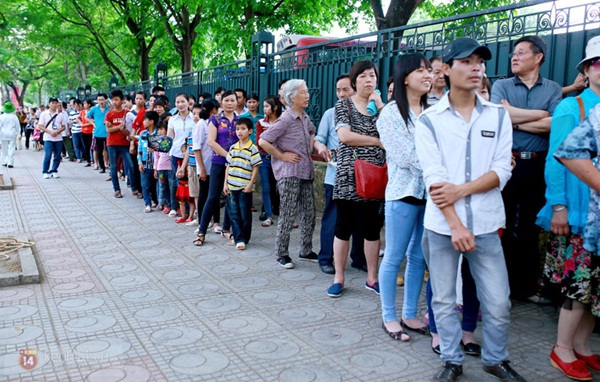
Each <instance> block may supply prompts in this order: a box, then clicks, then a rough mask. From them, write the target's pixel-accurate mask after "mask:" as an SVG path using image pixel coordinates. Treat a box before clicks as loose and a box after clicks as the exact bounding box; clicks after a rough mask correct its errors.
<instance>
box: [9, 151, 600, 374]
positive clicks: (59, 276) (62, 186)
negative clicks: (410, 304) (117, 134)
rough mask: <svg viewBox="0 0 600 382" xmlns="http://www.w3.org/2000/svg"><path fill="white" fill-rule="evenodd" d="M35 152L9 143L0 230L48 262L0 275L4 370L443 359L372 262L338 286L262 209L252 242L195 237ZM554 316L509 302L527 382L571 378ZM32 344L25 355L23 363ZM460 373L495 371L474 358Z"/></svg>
mask: <svg viewBox="0 0 600 382" xmlns="http://www.w3.org/2000/svg"><path fill="white" fill-rule="evenodd" d="M42 158H43V152H33V151H18V152H17V156H16V160H15V168H13V169H7V168H4V167H1V168H0V171H1V172H2V173H4V174H5V176H10V177H12V178H13V181H14V183H15V189H14V190H13V191H0V211H2V213H1V214H0V236H5V235H8V234H25V235H27V236H28V237H29V238H30V239H31V240H33V241H35V242H36V245H35V248H34V252H35V253H36V256H37V257H38V260H39V264H40V266H41V269H40V271H41V275H42V277H41V278H42V282H41V284H36V285H27V286H20V287H7V288H0V381H17V380H23V381H61V382H63V381H83V380H86V381H101V382H110V381H302V382H303V381H327V382H329V381H426V380H429V379H430V378H431V376H432V375H433V374H434V373H435V372H436V370H437V369H438V368H439V366H440V365H441V362H440V360H439V358H438V357H437V356H436V355H435V354H434V353H433V352H432V351H431V347H430V338H429V337H425V336H421V335H419V334H411V341H410V342H408V343H400V342H396V341H392V340H391V339H390V338H389V337H388V336H387V335H386V334H385V333H384V332H383V331H382V329H381V315H380V304H379V298H378V297H377V296H376V295H375V294H373V293H372V292H370V291H368V290H366V289H365V288H364V287H363V285H364V280H365V273H363V272H361V271H357V270H355V269H353V268H350V267H349V268H348V270H347V282H346V286H347V288H346V290H345V291H344V295H343V296H342V297H341V298H339V299H331V298H328V297H327V296H326V294H325V291H326V290H327V288H328V286H329V285H330V283H331V281H332V276H329V275H325V274H323V273H321V271H320V270H319V267H318V265H317V264H316V263H310V262H308V263H307V262H300V261H296V263H295V264H296V268H295V269H293V270H283V269H282V268H280V267H279V265H277V264H276V263H275V260H274V256H273V254H272V253H271V252H272V247H273V240H274V236H275V232H276V226H272V227H269V228H263V227H261V226H260V224H259V222H258V219H257V218H258V215H257V214H254V215H253V216H254V218H255V225H254V227H253V229H254V232H253V235H252V241H251V242H250V245H249V246H248V249H247V250H245V251H237V250H235V249H234V248H232V247H229V246H227V245H226V241H225V239H223V238H221V237H220V236H217V235H214V234H209V235H208V236H207V239H208V240H207V242H206V244H205V245H204V246H203V247H202V248H197V247H194V246H193V245H192V244H191V243H192V240H193V236H194V235H193V230H194V227H184V226H180V225H177V224H175V223H174V221H173V219H172V218H169V217H167V216H166V215H163V214H162V213H158V212H153V213H150V214H146V213H144V212H143V208H144V206H143V203H141V201H139V200H137V199H135V198H134V197H132V196H131V192H129V191H127V192H125V184H124V182H122V187H123V190H124V195H125V196H124V198H123V199H115V198H114V197H113V196H112V195H113V193H112V187H111V184H110V182H106V181H105V178H106V175H107V174H99V173H98V172H97V171H93V170H91V168H85V167H83V164H77V163H70V162H63V163H62V164H61V166H60V168H59V171H60V175H61V178H60V179H47V180H45V179H42V174H41V162H42ZM319 226H320V221H318V222H317V232H318V227H319ZM298 233H299V232H298V230H295V231H294V233H293V234H292V244H291V247H292V248H291V251H290V252H291V254H292V258H293V259H294V260H297V250H298V240H297V239H298ZM318 247H319V246H318V234H315V249H318ZM401 300H402V291H401V288H399V293H398V306H399V307H401ZM424 310H425V309H424V304H422V305H421V312H422V313H423V312H424ZM556 317H557V314H556V311H555V310H554V309H552V308H548V307H545V308H544V307H539V306H537V305H534V304H521V303H515V304H514V307H513V311H512V324H511V334H510V338H509V344H510V352H511V357H510V359H511V361H512V364H513V366H514V367H515V369H516V370H518V371H519V372H521V373H522V374H523V375H524V376H525V377H527V378H528V380H529V381H562V380H567V379H566V378H565V377H563V376H562V374H560V372H558V371H557V370H556V369H554V368H552V367H551V366H550V364H549V358H548V355H549V351H550V349H551V346H552V344H553V343H554V339H555V332H556ZM476 335H477V336H478V338H480V336H481V332H480V330H478V331H477V332H476ZM593 341H594V344H593V345H594V348H595V349H596V350H600V341H599V340H598V337H597V336H596V335H594V337H593ZM20 351H24V353H25V354H23V355H21V356H20V355H19V352H20ZM27 351H29V353H28V352H27ZM33 353H35V354H36V357H37V365H36V366H35V367H34V368H33V369H31V370H26V369H25V368H23V367H22V366H20V365H19V360H20V359H26V360H28V361H32V360H33V358H32V357H31V354H33ZM23 357H25V358H23ZM25 366H27V367H29V366H33V365H27V364H26V365H25ZM464 373H465V374H464V376H463V377H462V378H461V379H460V380H461V381H465V382H467V381H488V380H493V379H492V378H491V377H488V376H487V375H486V374H485V373H484V372H483V371H482V369H481V362H480V360H479V359H475V358H471V357H467V360H466V363H465V371H464ZM597 380H598V379H597Z"/></svg>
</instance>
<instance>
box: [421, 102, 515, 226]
mask: <svg viewBox="0 0 600 382" xmlns="http://www.w3.org/2000/svg"><path fill="white" fill-rule="evenodd" d="M415 144H416V149H417V156H418V158H419V162H420V163H421V167H422V168H423V180H424V182H425V188H426V190H429V189H430V187H431V185H432V184H434V183H440V182H449V183H453V184H464V183H468V182H471V181H473V180H476V179H478V178H479V177H481V176H482V175H484V174H485V173H487V172H489V171H494V172H495V173H496V174H497V175H498V179H499V181H500V185H499V187H496V188H493V189H491V190H489V191H487V192H483V193H478V194H473V195H469V196H467V197H465V198H461V199H459V200H458V201H457V202H456V203H455V204H454V208H455V210H456V213H457V215H458V217H459V218H460V221H461V222H462V223H463V224H464V225H465V227H467V228H468V229H469V230H470V231H471V232H472V233H473V235H482V234H486V233H491V232H495V231H497V230H498V229H499V228H502V227H504V225H505V222H506V216H505V213H504V203H503V202H502V194H501V190H502V189H503V188H504V186H505V185H506V183H507V182H508V180H509V179H510V176H511V172H512V168H511V165H510V163H511V158H512V152H511V148H512V125H511V122H510V117H509V116H508V113H507V112H506V111H505V110H504V108H502V106H500V105H495V104H492V103H490V102H487V101H485V100H484V99H483V98H481V97H479V96H477V101H476V105H475V108H474V109H473V112H472V114H471V119H470V121H469V122H466V121H465V120H464V118H463V117H462V116H461V115H460V114H459V113H458V112H457V111H456V110H454V108H453V107H452V105H450V101H449V98H448V94H445V95H444V96H443V97H442V99H440V101H439V102H438V103H437V104H436V105H435V106H432V107H430V108H429V109H427V110H425V111H424V112H423V113H422V114H421V115H420V116H419V118H418V120H417V124H416V132H415ZM424 225H425V228H427V229H428V230H431V231H434V232H436V233H439V234H442V235H451V234H452V232H451V230H450V227H449V225H448V222H447V221H446V219H445V217H444V215H443V214H442V211H441V210H440V209H439V208H438V207H437V206H436V205H435V204H434V203H433V201H432V200H431V197H430V196H429V195H428V197H427V207H426V209H425V221H424Z"/></svg>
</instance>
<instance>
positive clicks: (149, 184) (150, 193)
mask: <svg viewBox="0 0 600 382" xmlns="http://www.w3.org/2000/svg"><path fill="white" fill-rule="evenodd" d="M140 176H141V178H142V195H143V196H144V204H145V205H146V206H150V205H152V201H153V200H154V201H157V200H156V199H157V197H156V179H154V170H152V169H147V168H146V169H144V171H141V172H140Z"/></svg>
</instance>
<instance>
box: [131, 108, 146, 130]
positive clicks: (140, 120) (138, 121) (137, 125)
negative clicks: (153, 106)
mask: <svg viewBox="0 0 600 382" xmlns="http://www.w3.org/2000/svg"><path fill="white" fill-rule="evenodd" d="M144 114H146V109H142V110H139V111H138V113H137V115H136V116H135V121H133V133H135V135H140V133H141V132H142V131H144V130H146V128H145V127H144Z"/></svg>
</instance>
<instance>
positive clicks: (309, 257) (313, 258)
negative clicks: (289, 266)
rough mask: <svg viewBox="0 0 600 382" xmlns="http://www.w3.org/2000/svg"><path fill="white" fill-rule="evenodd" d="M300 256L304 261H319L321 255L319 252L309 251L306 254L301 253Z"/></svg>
mask: <svg viewBox="0 0 600 382" xmlns="http://www.w3.org/2000/svg"><path fill="white" fill-rule="evenodd" d="M298 258H299V259H300V260H304V261H319V256H317V254H316V253H314V252H309V253H307V254H306V255H300V256H298Z"/></svg>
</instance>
